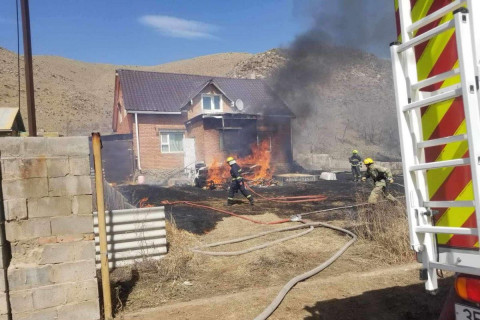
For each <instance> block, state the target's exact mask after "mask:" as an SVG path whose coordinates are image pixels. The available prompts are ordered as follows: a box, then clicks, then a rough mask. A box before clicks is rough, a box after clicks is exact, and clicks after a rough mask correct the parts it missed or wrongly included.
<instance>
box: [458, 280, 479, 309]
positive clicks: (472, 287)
mask: <svg viewBox="0 0 480 320" xmlns="http://www.w3.org/2000/svg"><path fill="white" fill-rule="evenodd" d="M455 291H456V292H457V295H458V296H459V297H460V298H462V299H464V300H467V301H470V302H473V303H480V277H478V276H472V275H466V274H460V275H458V276H457V278H456V279H455Z"/></svg>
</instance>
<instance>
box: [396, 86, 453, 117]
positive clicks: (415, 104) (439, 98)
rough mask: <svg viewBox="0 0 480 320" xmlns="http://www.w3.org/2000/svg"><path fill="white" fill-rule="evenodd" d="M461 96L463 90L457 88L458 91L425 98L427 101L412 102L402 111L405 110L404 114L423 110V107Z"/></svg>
mask: <svg viewBox="0 0 480 320" xmlns="http://www.w3.org/2000/svg"><path fill="white" fill-rule="evenodd" d="M461 95H462V88H456V89H453V90H449V91H446V92H443V93H439V94H436V95H434V96H431V97H429V98H425V99H422V100H419V101H415V102H412V103H410V104H407V105H406V106H404V107H403V108H402V109H403V112H405V111H409V110H412V109H416V108H422V107H426V106H429V105H431V104H434V103H438V102H441V101H446V100H450V99H453V98H456V97H459V96H461Z"/></svg>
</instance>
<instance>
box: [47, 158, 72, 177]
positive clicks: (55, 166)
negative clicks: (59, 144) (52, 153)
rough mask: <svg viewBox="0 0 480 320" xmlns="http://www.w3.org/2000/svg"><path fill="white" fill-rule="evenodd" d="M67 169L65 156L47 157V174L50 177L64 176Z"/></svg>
mask: <svg viewBox="0 0 480 320" xmlns="http://www.w3.org/2000/svg"><path fill="white" fill-rule="evenodd" d="M68 171H69V164H68V158H67V157H58V158H48V159H47V175H48V177H50V178H56V177H65V176H66V175H67V174H68Z"/></svg>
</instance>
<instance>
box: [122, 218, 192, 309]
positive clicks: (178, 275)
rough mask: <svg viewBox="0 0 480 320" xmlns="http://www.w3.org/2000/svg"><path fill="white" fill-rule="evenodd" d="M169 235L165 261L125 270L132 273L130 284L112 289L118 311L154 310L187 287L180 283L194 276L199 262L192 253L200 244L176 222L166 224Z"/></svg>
mask: <svg viewBox="0 0 480 320" xmlns="http://www.w3.org/2000/svg"><path fill="white" fill-rule="evenodd" d="M166 232H167V239H168V243H169V248H168V253H167V254H166V255H165V256H164V257H163V258H162V259H160V260H152V259H146V260H144V261H141V262H138V263H136V264H135V265H134V266H133V267H130V268H124V269H125V270H127V269H128V270H127V271H128V272H131V273H132V277H131V278H130V279H129V280H128V281H125V282H123V281H122V282H119V283H118V282H117V283H116V284H115V285H114V286H113V288H112V289H113V290H114V294H113V298H114V300H115V301H114V307H115V310H116V311H117V312H119V311H122V310H124V309H125V307H127V308H130V307H133V308H134V309H135V308H142V307H152V306H154V305H155V304H156V305H158V304H160V303H162V302H165V301H166V300H168V299H170V298H172V297H175V296H177V295H179V294H180V291H181V290H182V287H184V286H178V284H181V283H182V282H183V281H186V280H189V279H191V277H192V276H193V272H194V271H193V270H194V269H195V267H196V266H197V265H198V263H199V259H198V258H196V257H194V254H193V252H192V251H190V248H192V247H194V246H195V244H196V242H197V239H196V237H195V235H193V234H192V233H190V232H187V231H184V230H180V229H178V228H177V226H176V225H175V221H172V222H169V221H167V222H166ZM194 258H195V259H194ZM134 287H135V290H133V288H134ZM127 301H128V305H127V304H126V303H127Z"/></svg>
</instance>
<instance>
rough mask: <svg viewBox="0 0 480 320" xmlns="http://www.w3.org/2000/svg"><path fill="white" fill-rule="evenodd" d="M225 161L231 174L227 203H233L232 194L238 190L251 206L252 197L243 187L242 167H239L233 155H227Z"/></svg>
mask: <svg viewBox="0 0 480 320" xmlns="http://www.w3.org/2000/svg"><path fill="white" fill-rule="evenodd" d="M227 163H228V164H229V165H230V175H231V176H232V183H231V184H230V189H229V190H228V200H227V205H228V206H231V205H232V204H233V196H234V195H235V193H236V192H238V191H240V192H241V193H242V194H243V195H244V196H245V198H247V199H248V201H250V204H251V205H252V206H253V197H252V195H251V194H249V193H248V191H247V190H246V189H245V182H244V181H243V177H242V168H240V166H239V165H238V164H237V162H236V161H235V159H233V157H228V158H227Z"/></svg>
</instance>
